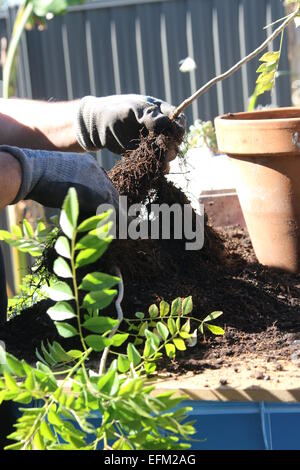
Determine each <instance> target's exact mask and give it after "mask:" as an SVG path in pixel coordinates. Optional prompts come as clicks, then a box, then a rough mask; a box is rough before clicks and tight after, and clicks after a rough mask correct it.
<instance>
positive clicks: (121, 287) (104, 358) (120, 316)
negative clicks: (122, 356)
mask: <svg viewBox="0 0 300 470" xmlns="http://www.w3.org/2000/svg"><path fill="white" fill-rule="evenodd" d="M116 274H117V276H118V277H119V278H120V282H119V294H118V297H117V299H116V301H115V306H116V310H117V314H118V323H117V325H116V326H114V328H113V329H112V330H111V332H110V334H109V336H108V337H109V338H112V337H113V336H114V335H115V334H116V332H117V330H118V329H119V326H120V324H121V323H122V321H123V318H124V315H123V311H122V307H121V302H122V300H123V295H124V283H123V278H122V274H121V271H120V269H119V268H118V267H117V268H116ZM108 353H109V346H107V347H106V348H105V349H104V351H103V354H102V357H101V361H100V366H99V375H102V374H104V373H105V367H106V361H107V357H108Z"/></svg>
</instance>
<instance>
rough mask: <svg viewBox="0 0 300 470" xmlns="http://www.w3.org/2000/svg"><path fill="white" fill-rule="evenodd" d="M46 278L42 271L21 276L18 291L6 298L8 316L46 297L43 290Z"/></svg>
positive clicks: (16, 313) (18, 312)
mask: <svg viewBox="0 0 300 470" xmlns="http://www.w3.org/2000/svg"><path fill="white" fill-rule="evenodd" d="M46 282H47V280H46V277H45V275H44V274H43V273H40V274H34V273H33V274H28V275H27V276H25V277H24V278H23V282H22V285H21V287H20V293H19V294H18V295H16V296H15V297H13V298H11V299H8V316H9V317H10V316H15V315H19V314H20V313H21V312H22V311H23V310H25V309H26V308H29V307H31V306H32V305H34V304H36V303H38V302H40V301H41V300H43V299H46V295H45V294H44V292H43V287H44V286H45V284H46Z"/></svg>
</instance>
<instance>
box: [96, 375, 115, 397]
mask: <svg viewBox="0 0 300 470" xmlns="http://www.w3.org/2000/svg"><path fill="white" fill-rule="evenodd" d="M115 373H116V372H115V371H114V370H109V371H108V372H107V373H106V374H104V375H102V376H101V377H100V379H99V380H98V382H97V389H98V391H99V392H102V391H103V389H104V387H106V385H107V384H108V385H109V384H112V383H113V381H114V376H115Z"/></svg>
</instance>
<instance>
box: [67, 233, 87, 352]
mask: <svg viewBox="0 0 300 470" xmlns="http://www.w3.org/2000/svg"><path fill="white" fill-rule="evenodd" d="M76 236H77V231H76V230H75V233H74V235H73V238H72V243H71V269H72V279H73V291H74V297H75V304H76V317H77V326H78V333H79V336H80V341H81V344H82V347H83V349H84V351H86V350H87V347H86V344H85V341H84V337H83V334H82V327H81V320H80V305H79V295H78V287H77V280H76V267H75V262H74V258H75V241H76Z"/></svg>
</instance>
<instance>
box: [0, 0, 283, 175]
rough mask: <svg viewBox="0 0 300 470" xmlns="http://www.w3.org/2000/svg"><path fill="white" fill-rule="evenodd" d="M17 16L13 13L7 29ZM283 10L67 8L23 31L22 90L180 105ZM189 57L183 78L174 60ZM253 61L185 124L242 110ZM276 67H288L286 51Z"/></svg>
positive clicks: (265, 1)
mask: <svg viewBox="0 0 300 470" xmlns="http://www.w3.org/2000/svg"><path fill="white" fill-rule="evenodd" d="M14 14H15V10H10V12H9V14H8V26H6V27H7V28H8V30H10V29H11V24H12V19H13V17H14ZM283 15H284V7H283V2H282V0H250V1H249V0H110V1H107V0H98V1H97V2H94V3H90V4H86V5H83V6H78V7H73V8H70V11H69V14H67V15H65V16H61V17H57V18H54V19H53V20H51V21H50V22H49V23H48V27H47V29H46V30H44V31H42V32H41V31H38V30H34V31H30V32H27V33H26V36H25V37H24V40H23V43H22V54H21V59H22V60H21V63H20V66H19V87H18V88H19V95H20V96H26V97H32V98H35V99H55V100H58V99H63V100H64V99H73V98H79V97H81V96H84V95H86V94H93V95H100V96H101V95H108V94H114V93H147V94H150V95H153V96H157V97H161V98H163V99H166V100H167V101H169V102H171V103H173V104H178V103H179V102H180V101H182V100H183V99H184V98H186V97H187V96H189V95H190V94H191V93H192V92H194V91H195V90H196V89H198V88H199V87H200V86H201V85H202V84H204V83H206V82H207V81H208V80H209V79H210V78H212V77H214V76H215V75H216V74H218V73H220V72H221V71H223V70H225V69H227V68H228V67H230V66H231V65H233V64H234V63H235V62H236V61H237V60H238V59H240V58H241V57H242V56H243V55H245V54H246V53H248V52H250V51H251V50H253V49H254V48H255V46H257V45H258V44H260V43H261V42H262V41H263V40H264V38H265V37H266V35H267V33H268V31H267V30H264V29H263V27H264V26H265V25H266V24H269V23H271V22H272V21H274V20H275V19H278V18H280V17H282V16H283ZM2 21H4V20H2ZM3 28H5V21H4V23H3ZM4 30H5V29H4ZM0 31H1V32H2V23H1V24H0ZM278 41H279V40H278ZM277 46H278V43H277V44H275V47H277ZM187 56H191V57H193V58H194V59H195V61H196V63H197V70H196V71H194V72H192V73H186V74H183V73H181V72H180V71H179V65H178V63H179V61H180V60H181V59H184V58H185V57H187ZM257 64H258V59H256V60H254V61H252V62H251V63H249V64H248V65H247V66H245V67H244V69H243V70H242V71H241V72H240V73H237V74H235V75H234V76H232V77H231V78H230V79H228V80H226V81H225V82H223V83H222V84H219V85H218V86H217V87H215V88H214V89H212V90H211V91H209V92H208V93H207V94H206V95H205V96H203V97H202V98H201V99H200V100H199V101H198V102H197V103H195V104H194V106H193V107H192V108H191V109H189V110H187V112H186V114H187V116H188V120H189V123H191V122H192V121H193V120H195V119H196V118H198V117H201V118H202V119H213V118H214V117H215V116H216V115H218V114H220V113H223V112H229V111H231V112H233V111H241V110H244V109H245V108H246V107H247V102H248V97H249V95H250V94H251V93H252V91H253V88H254V84H255V80H256V77H255V76H256V72H255V71H256V69H257ZM281 69H284V70H287V69H288V59H287V54H283V57H282V61H281ZM269 100H270V98H269V97H268V96H265V97H263V98H262V101H261V102H262V103H263V104H265V103H267V102H268V101H269ZM272 102H273V103H277V104H278V105H288V104H289V103H290V89H289V77H282V78H280V79H279V80H278V84H277V88H276V92H275V93H274V95H273V97H272ZM100 160H101V162H102V164H103V166H105V167H106V168H110V167H111V166H112V165H113V162H114V157H113V156H112V155H111V154H109V153H108V152H102V155H101V157H100Z"/></svg>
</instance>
